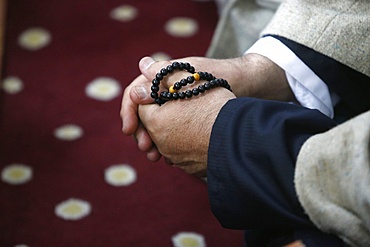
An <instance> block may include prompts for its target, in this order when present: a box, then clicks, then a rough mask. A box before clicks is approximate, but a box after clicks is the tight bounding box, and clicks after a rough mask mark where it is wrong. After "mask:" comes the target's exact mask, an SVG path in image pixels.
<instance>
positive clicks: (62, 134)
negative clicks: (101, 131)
mask: <svg viewBox="0 0 370 247" xmlns="http://www.w3.org/2000/svg"><path fill="white" fill-rule="evenodd" d="M82 135H83V130H82V128H81V127H80V126H77V125H74V124H66V125H63V126H61V127H59V128H57V129H55V130H54V136H55V137H56V138H58V139H60V140H64V141H74V140H76V139H78V138H80V137H81V136H82Z"/></svg>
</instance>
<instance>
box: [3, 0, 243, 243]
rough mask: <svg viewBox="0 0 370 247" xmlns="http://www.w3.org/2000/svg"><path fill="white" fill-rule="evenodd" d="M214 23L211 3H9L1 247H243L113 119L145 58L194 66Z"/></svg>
mask: <svg viewBox="0 0 370 247" xmlns="http://www.w3.org/2000/svg"><path fill="white" fill-rule="evenodd" d="M118 7H120V8H118ZM113 10H115V12H114V11H113ZM112 11H113V12H112ZM177 17H181V18H182V19H174V18H177ZM216 22H217V10H216V6H215V4H214V3H213V2H210V1H191V0H178V1H164V0H158V1H157V0H156V1H152V0H147V1H137V0H136V1H134V0H131V1H118V0H109V1H103V0H100V1H99V0H90V1H70V0H66V1H48V0H33V1H26V0H10V1H8V10H7V20H6V36H5V48H4V51H5V55H4V69H3V83H2V90H1V95H0V103H1V104H0V109H1V112H0V148H1V149H0V169H1V181H0V198H1V202H0V246H2V247H7V246H17V245H18V246H29V247H36V246H37V247H41V246H79V247H81V246H137V247H142V246H161V247H165V246H192V247H196V246H211V247H212V246H216V247H217V246H224V247H229V246H241V244H242V233H241V232H240V231H231V230H226V229H223V228H222V227H221V226H220V224H219V223H218V222H217V220H216V219H215V218H214V216H213V215H212V214H211V211H210V206H209V202H208V197H207V188H206V185H205V184H204V183H203V182H202V181H201V180H199V179H198V178H194V177H191V176H188V175H186V174H184V173H183V172H182V171H180V170H178V169H176V168H171V167H168V166H166V165H165V164H164V162H159V163H151V162H149V161H147V160H146V157H145V154H144V153H141V152H140V151H139V150H138V149H137V147H136V144H135V142H134V141H133V139H132V138H131V137H126V136H123V135H122V134H121V121H120V117H119V110H120V102H121V95H122V92H123V90H124V88H125V86H127V85H128V84H129V83H130V82H131V81H132V80H133V79H134V78H135V77H136V76H137V75H139V71H138V69H137V63H138V61H139V59H140V58H141V57H143V56H146V55H154V56H156V57H157V58H158V57H161V56H162V57H163V56H164V55H166V56H168V57H170V58H176V57H183V56H193V55H199V56H202V55H204V54H205V52H206V49H207V47H208V45H209V43H210V39H211V37H212V34H213V30H214V28H215V25H216ZM171 30H172V31H171ZM92 82H94V83H92ZM108 168H110V169H109V170H108ZM113 168H119V170H117V169H116V170H114V169H113ZM68 202H69V204H68ZM66 203H67V204H66ZM63 206H65V207H63ZM184 232H190V233H193V235H191V236H194V235H195V236H198V237H200V239H198V238H192V237H189V238H185V240H184V239H182V240H183V241H182V244H179V243H175V242H174V241H173V240H172V239H173V238H174V237H175V236H184V235H181V233H184ZM179 233H180V235H177V234H179ZM202 238H203V240H202ZM180 240H181V238H180ZM180 242H181V241H180Z"/></svg>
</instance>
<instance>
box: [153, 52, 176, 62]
mask: <svg viewBox="0 0 370 247" xmlns="http://www.w3.org/2000/svg"><path fill="white" fill-rule="evenodd" d="M150 57H151V58H153V59H154V60H155V61H168V60H170V59H171V57H170V56H169V55H167V54H166V53H164V52H156V53H153V54H152V55H151V56H150Z"/></svg>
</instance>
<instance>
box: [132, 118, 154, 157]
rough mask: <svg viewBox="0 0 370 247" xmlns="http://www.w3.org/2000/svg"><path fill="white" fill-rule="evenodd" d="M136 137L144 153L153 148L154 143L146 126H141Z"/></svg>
mask: <svg viewBox="0 0 370 247" xmlns="http://www.w3.org/2000/svg"><path fill="white" fill-rule="evenodd" d="M134 136H135V138H136V141H137V145H138V147H139V149H140V150H141V151H143V152H149V151H150V149H151V148H152V146H153V141H152V138H151V137H150V135H149V134H148V132H147V131H146V129H145V128H144V126H142V125H141V124H139V126H138V128H137V130H136V132H135V134H134Z"/></svg>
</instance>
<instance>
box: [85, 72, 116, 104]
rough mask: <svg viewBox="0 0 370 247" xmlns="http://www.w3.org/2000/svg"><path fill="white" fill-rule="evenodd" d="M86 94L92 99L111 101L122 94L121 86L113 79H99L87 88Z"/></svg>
mask: <svg viewBox="0 0 370 247" xmlns="http://www.w3.org/2000/svg"><path fill="white" fill-rule="evenodd" d="M85 92H86V94H87V96H89V97H90V98H93V99H96V100H101V101H109V100H112V99H114V98H116V97H117V96H118V95H119V94H120V93H121V85H120V84H119V83H118V81H116V80H115V79H113V78H109V77H98V78H96V79H95V80H93V81H92V82H90V83H89V84H88V85H87V86H86V89H85Z"/></svg>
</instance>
